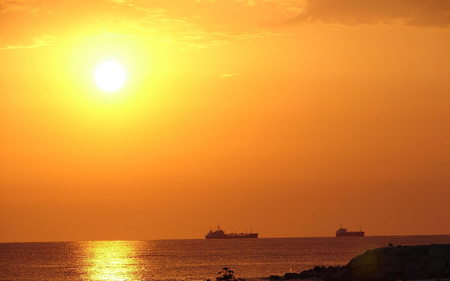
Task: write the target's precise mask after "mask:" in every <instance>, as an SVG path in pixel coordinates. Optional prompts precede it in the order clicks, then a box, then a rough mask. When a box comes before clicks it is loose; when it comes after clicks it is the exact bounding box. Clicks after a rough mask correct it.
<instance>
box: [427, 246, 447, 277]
mask: <svg viewBox="0 0 450 281" xmlns="http://www.w3.org/2000/svg"><path fill="white" fill-rule="evenodd" d="M430 252H431V250H430ZM446 268H447V259H446V258H443V257H436V256H430V257H429V259H428V262H427V264H426V265H425V272H426V273H427V274H428V275H429V277H431V278H436V277H440V276H442V274H443V273H444V272H445V269H446Z"/></svg>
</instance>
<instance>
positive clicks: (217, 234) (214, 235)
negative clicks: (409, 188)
mask: <svg viewBox="0 0 450 281" xmlns="http://www.w3.org/2000/svg"><path fill="white" fill-rule="evenodd" d="M205 238H206V239H238V238H258V233H252V232H251V231H250V233H247V232H246V233H236V232H235V233H225V231H223V230H222V229H220V226H217V230H216V231H214V232H213V231H212V230H210V231H209V233H208V234H206V236H205Z"/></svg>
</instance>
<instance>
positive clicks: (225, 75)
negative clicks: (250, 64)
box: [220, 73, 241, 78]
mask: <svg viewBox="0 0 450 281" xmlns="http://www.w3.org/2000/svg"><path fill="white" fill-rule="evenodd" d="M239 75H241V73H227V74H222V75H221V76H220V77H222V78H230V77H233V76H239Z"/></svg>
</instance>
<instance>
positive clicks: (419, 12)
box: [287, 0, 450, 27]
mask: <svg viewBox="0 0 450 281" xmlns="http://www.w3.org/2000/svg"><path fill="white" fill-rule="evenodd" d="M315 22H321V23H325V24H343V25H350V26H353V25H363V24H369V25H372V24H378V23H385V24H404V25H410V26H417V27H450V1H449V0H379V1H362V0H307V2H306V5H305V7H304V9H303V10H302V11H301V12H300V14H299V15H297V16H296V17H294V18H292V19H290V20H288V21H287V23H288V24H301V23H315Z"/></svg>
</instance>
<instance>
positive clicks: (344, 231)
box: [336, 226, 364, 237]
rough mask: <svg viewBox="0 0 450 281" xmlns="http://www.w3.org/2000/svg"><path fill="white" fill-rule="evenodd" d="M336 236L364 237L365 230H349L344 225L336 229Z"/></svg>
mask: <svg viewBox="0 0 450 281" xmlns="http://www.w3.org/2000/svg"><path fill="white" fill-rule="evenodd" d="M336 237H364V231H361V228H360V229H359V231H347V229H345V228H342V226H341V227H340V228H339V229H338V230H337V231H336Z"/></svg>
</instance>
